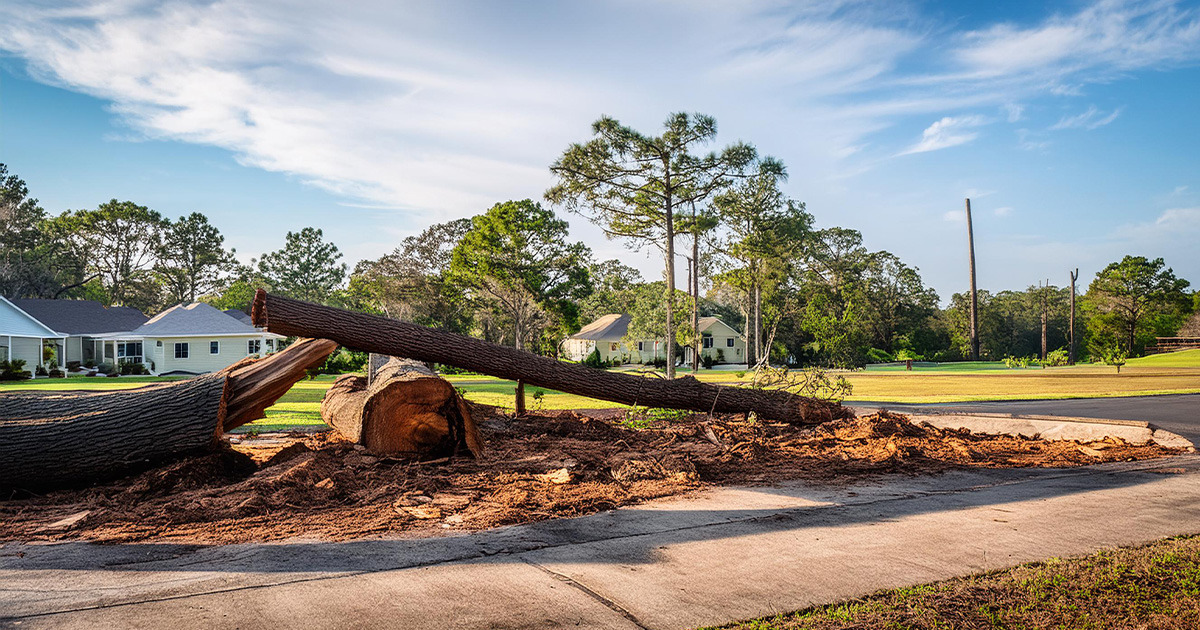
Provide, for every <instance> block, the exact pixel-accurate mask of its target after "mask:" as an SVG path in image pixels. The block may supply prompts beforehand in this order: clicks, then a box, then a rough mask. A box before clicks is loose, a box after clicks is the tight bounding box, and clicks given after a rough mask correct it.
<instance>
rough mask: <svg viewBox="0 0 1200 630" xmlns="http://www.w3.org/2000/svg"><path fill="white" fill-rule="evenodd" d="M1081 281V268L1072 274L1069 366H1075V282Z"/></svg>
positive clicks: (1068, 326)
mask: <svg viewBox="0 0 1200 630" xmlns="http://www.w3.org/2000/svg"><path fill="white" fill-rule="evenodd" d="M1078 279H1079V268H1078V267H1076V268H1075V271H1072V272H1071V321H1070V322H1069V323H1068V325H1067V330H1068V334H1069V335H1070V337H1071V340H1070V347H1069V348H1068V350H1067V365H1075V281H1076V280H1078Z"/></svg>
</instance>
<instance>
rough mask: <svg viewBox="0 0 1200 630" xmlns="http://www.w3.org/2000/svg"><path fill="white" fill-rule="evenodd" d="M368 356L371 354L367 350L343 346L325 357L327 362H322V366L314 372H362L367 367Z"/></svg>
mask: <svg viewBox="0 0 1200 630" xmlns="http://www.w3.org/2000/svg"><path fill="white" fill-rule="evenodd" d="M368 358H369V354H368V353H366V352H355V351H353V350H347V349H345V348H341V349H339V350H338V351H337V352H334V353H333V354H331V355H329V358H327V359H325V363H323V364H321V367H319V368H317V369H316V370H314V372H316V373H317V374H345V373H347V372H361V371H363V370H365V369H366V367H367V359H368Z"/></svg>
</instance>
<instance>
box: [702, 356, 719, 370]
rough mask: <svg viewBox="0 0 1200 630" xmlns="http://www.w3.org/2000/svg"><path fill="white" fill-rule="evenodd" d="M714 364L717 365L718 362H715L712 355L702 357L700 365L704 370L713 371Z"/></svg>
mask: <svg viewBox="0 0 1200 630" xmlns="http://www.w3.org/2000/svg"><path fill="white" fill-rule="evenodd" d="M714 363H716V361H715V360H713V358H712V355H710V354H702V355H700V365H703V366H704V369H706V370H711V369H712V366H713V364H714Z"/></svg>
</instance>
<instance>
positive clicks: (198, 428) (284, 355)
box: [0, 339, 337, 489]
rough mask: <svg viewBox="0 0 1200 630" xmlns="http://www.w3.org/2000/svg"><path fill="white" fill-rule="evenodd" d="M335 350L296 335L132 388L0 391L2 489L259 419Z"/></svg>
mask: <svg viewBox="0 0 1200 630" xmlns="http://www.w3.org/2000/svg"><path fill="white" fill-rule="evenodd" d="M336 348H337V344H336V343H334V342H332V341H329V340H325V339H306V340H301V341H300V342H297V343H295V344H292V346H291V347H289V348H288V349H286V350H284V351H282V352H279V353H276V354H274V355H271V356H270V357H268V358H266V359H262V360H257V361H242V362H240V363H238V364H235V365H233V366H230V367H229V368H226V369H225V370H222V371H221V372H217V373H214V374H207V375H204V376H198V377H196V378H192V379H188V380H185V381H175V382H171V383H159V384H154V385H147V386H145V387H139V388H136V389H127V390H119V391H104V392H78V391H72V392H38V391H30V392H10V393H4V394H0V487H2V488H10V489H16V488H21V489H38V488H47V487H57V486H66V485H77V484H84V483H91V482H94V481H99V480H103V479H107V478H111V477H114V476H117V475H119V474H121V473H124V472H128V471H132V470H135V469H138V468H145V467H147V466H149V465H153V464H154V463H157V462H161V461H165V460H168V459H171V458H174V457H178V456H180V455H186V454H189V453H192V452H197V451H201V450H203V449H205V448H208V447H210V446H212V445H214V444H215V443H216V441H217V440H218V438H219V437H220V436H221V434H222V433H224V432H225V431H227V430H228V429H231V428H233V427H236V426H240V425H241V424H244V423H246V422H249V421H251V420H254V419H256V418H261V417H263V410H264V409H265V408H266V407H268V406H270V405H271V404H273V403H274V402H275V400H276V399H277V398H279V397H280V396H282V395H283V394H284V393H286V392H287V390H288V389H290V388H291V386H292V384H293V383H294V382H296V381H297V380H300V379H301V378H303V377H304V371H305V370H306V369H308V368H310V367H312V366H313V365H316V364H320V362H321V361H324V360H325V357H326V356H328V355H329V354H330V353H331V352H333V350H335V349H336Z"/></svg>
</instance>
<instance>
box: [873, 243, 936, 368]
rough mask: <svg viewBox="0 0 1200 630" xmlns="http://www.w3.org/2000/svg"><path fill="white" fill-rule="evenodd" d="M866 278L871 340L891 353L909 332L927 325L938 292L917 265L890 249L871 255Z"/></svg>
mask: <svg viewBox="0 0 1200 630" xmlns="http://www.w3.org/2000/svg"><path fill="white" fill-rule="evenodd" d="M864 280H865V281H866V290H867V299H866V301H865V304H864V307H865V318H864V319H865V324H866V326H867V328H868V333H869V335H870V337H871V342H872V344H873V345H874V346H875V347H877V348H880V349H882V350H886V351H887V352H889V353H890V352H893V351H895V350H897V349H898V348H897V347H896V346H897V342H898V341H900V340H901V338H902V337H903V336H904V335H905V334H906V333H908V332H911V331H915V330H917V329H919V328H921V327H923V326H926V325H928V324H927V320H928V318H930V317H931V316H932V315H933V314H934V312H936V310H937V302H938V296H937V293H936V292H935V291H934V290H933V289H930V288H928V287H926V286H925V284H924V283H923V282H922V281H921V275H920V273H918V271H917V269H916V268H915V267H909V266H908V265H905V264H904V263H903V262H902V261H901V260H900V259H899V258H898V257H897V256H896V255H894V254H892V253H890V252H886V251H880V252H874V253H872V254H871V255H870V257H869V259H868V261H867V266H866V269H865V271H864ZM905 345H907V344H905Z"/></svg>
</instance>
